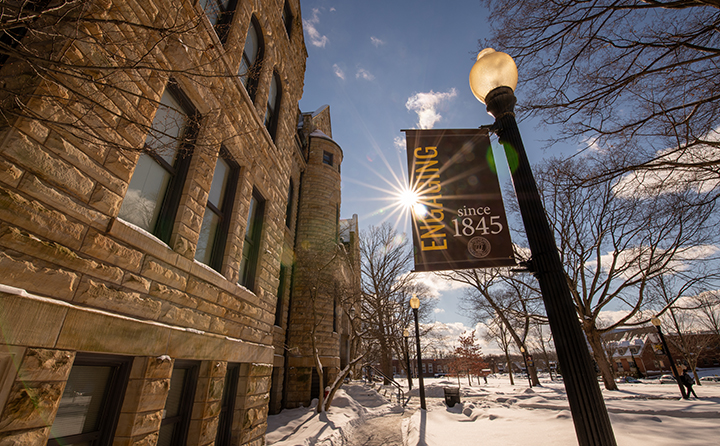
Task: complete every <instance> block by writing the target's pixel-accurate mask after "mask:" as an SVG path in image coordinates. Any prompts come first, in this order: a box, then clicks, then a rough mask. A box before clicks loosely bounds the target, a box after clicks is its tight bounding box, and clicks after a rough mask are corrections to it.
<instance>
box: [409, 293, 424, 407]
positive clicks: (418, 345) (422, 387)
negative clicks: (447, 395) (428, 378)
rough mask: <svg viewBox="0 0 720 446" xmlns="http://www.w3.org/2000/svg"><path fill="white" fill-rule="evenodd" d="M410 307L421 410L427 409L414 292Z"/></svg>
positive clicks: (416, 304) (416, 301)
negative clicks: (413, 328)
mask: <svg viewBox="0 0 720 446" xmlns="http://www.w3.org/2000/svg"><path fill="white" fill-rule="evenodd" d="M410 308H412V310H413V315H414V316H415V346H416V348H417V363H418V382H419V386H420V407H422V409H423V410H427V407H426V406H425V384H424V383H423V376H422V355H421V354H420V325H419V324H418V308H420V299H418V298H417V296H416V295H415V294H413V297H412V299H410Z"/></svg>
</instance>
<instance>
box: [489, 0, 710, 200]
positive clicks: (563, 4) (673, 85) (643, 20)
mask: <svg viewBox="0 0 720 446" xmlns="http://www.w3.org/2000/svg"><path fill="white" fill-rule="evenodd" d="M483 3H484V4H486V5H487V6H488V7H489V8H490V16H491V17H493V20H492V21H491V26H492V37H491V38H490V39H488V40H486V41H481V42H480V43H481V47H486V46H492V47H494V48H496V49H498V50H502V51H505V52H507V53H508V54H510V55H511V56H513V58H514V59H515V61H516V62H517V65H518V69H519V72H520V86H519V87H518V90H520V91H521V93H520V94H519V95H518V99H519V102H520V106H521V107H520V108H519V110H520V113H522V112H523V111H525V112H528V113H527V114H526V116H529V115H534V116H537V117H539V118H541V119H542V122H544V123H545V124H551V125H556V126H557V128H558V129H559V133H558V134H556V135H555V137H553V140H558V139H559V140H566V141H571V142H575V141H582V142H584V143H585V144H586V146H588V147H602V148H605V149H607V150H609V151H612V152H613V153H614V154H615V156H616V157H617V158H618V160H619V161H620V162H619V163H618V164H615V165H612V166H608V167H609V169H608V170H605V171H604V173H608V172H609V173H610V174H611V175H620V174H622V173H623V172H626V171H628V170H637V169H643V170H645V171H647V170H652V171H654V172H656V173H659V174H660V176H659V177H658V178H659V179H664V180H671V179H672V180H673V181H672V183H674V184H675V183H676V182H677V181H690V182H698V181H699V182H702V183H703V186H702V187H710V188H716V186H717V185H718V184H719V181H720V138H718V133H717V132H718V125H720V107H718V103H720V102H719V101H718V99H719V98H720V68H719V67H720V64H719V63H718V61H719V60H720V31H718V24H720V2H718V1H717V0H620V1H614V0H613V1H592V2H587V1H581V0H559V1H552V2H547V1H544V0H511V1H504V0H503V1H498V0H484V1H483ZM580 179H581V180H587V178H580ZM661 182H663V181H661ZM713 198H717V195H715V196H713Z"/></svg>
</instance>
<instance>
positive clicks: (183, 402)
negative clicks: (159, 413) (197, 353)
mask: <svg viewBox="0 0 720 446" xmlns="http://www.w3.org/2000/svg"><path fill="white" fill-rule="evenodd" d="M199 369H200V367H199V365H198V363H197V362H194V361H182V360H176V361H175V365H174V367H173V371H172V376H171V377H170V390H169V391H168V396H167V399H166V400H165V410H164V411H163V419H162V422H161V423H160V432H159V433H158V441H157V446H173V445H178V444H185V440H186V438H187V434H188V428H189V427H190V417H191V415H192V406H193V401H194V398H195V387H196V386H197V379H198V370H199Z"/></svg>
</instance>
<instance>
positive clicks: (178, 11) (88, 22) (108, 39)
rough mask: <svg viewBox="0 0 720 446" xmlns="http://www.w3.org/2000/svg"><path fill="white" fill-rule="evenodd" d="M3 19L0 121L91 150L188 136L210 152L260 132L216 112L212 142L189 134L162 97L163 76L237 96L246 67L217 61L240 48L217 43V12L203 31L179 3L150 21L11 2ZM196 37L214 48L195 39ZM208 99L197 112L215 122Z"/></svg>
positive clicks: (72, 6) (100, 6)
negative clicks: (159, 113) (37, 129)
mask: <svg viewBox="0 0 720 446" xmlns="http://www.w3.org/2000/svg"><path fill="white" fill-rule="evenodd" d="M0 18H1V20H0V68H2V71H1V74H0V125H3V126H5V125H17V126H19V127H21V128H22V127H23V126H38V125H40V126H43V127H46V128H48V129H50V130H52V131H55V132H58V134H60V135H62V137H63V138H65V139H66V140H68V141H70V142H71V143H72V144H74V145H75V146H77V147H84V148H85V149H84V150H86V151H88V152H93V151H95V152H98V153H102V151H104V150H107V149H108V148H111V149H116V150H120V151H124V152H139V151H145V152H152V153H155V154H157V155H158V156H162V155H167V153H168V151H174V150H176V149H177V148H178V147H180V148H182V147H184V146H185V144H184V143H185V142H187V141H188V140H190V139H192V140H193V150H195V151H199V150H206V151H208V152H210V153H213V154H214V153H216V152H217V148H218V145H219V143H220V142H222V141H223V140H227V139H231V138H236V137H238V136H239V135H242V134H246V133H249V132H255V131H258V130H261V128H260V127H259V126H258V125H256V124H253V123H251V122H254V121H252V120H251V121H248V122H247V123H242V125H241V126H236V125H235V123H229V122H224V118H222V119H220V120H221V121H223V122H221V123H219V124H220V125H218V131H217V132H214V138H210V139H208V140H204V139H202V140H195V139H193V138H194V134H193V131H189V132H184V133H182V134H177V132H176V130H177V128H178V124H177V122H174V118H173V114H174V115H179V114H182V113H183V111H182V110H181V109H180V107H172V106H169V107H168V106H167V105H168V104H163V103H162V102H161V93H162V86H163V85H165V84H166V83H167V82H168V80H169V79H173V80H174V81H178V82H183V83H193V84H194V85H196V86H197V87H198V88H199V89H200V91H202V92H203V93H210V92H213V93H214V94H216V95H217V96H222V95H225V96H227V95H228V94H231V95H237V97H238V100H239V99H240V97H241V94H239V93H240V89H239V88H235V90H237V91H235V92H231V91H230V90H229V89H228V85H229V84H228V81H229V82H231V83H232V84H237V85H239V81H238V80H237V79H238V77H239V76H240V75H244V74H246V73H238V72H236V71H233V70H231V69H229V67H227V64H226V63H225V62H224V61H223V57H225V56H224V54H225V52H226V51H229V52H231V53H234V54H235V53H237V49H236V48H230V47H228V48H223V42H224V38H225V36H226V35H227V32H228V29H229V23H226V22H223V21H222V18H219V19H220V20H219V21H218V22H217V23H216V24H214V28H209V27H207V26H206V22H207V19H206V18H205V17H204V16H203V15H201V14H194V13H193V14H188V13H187V11H185V10H184V9H183V8H169V9H167V8H166V9H162V8H161V10H159V11H158V13H157V15H156V16H153V17H152V18H151V17H150V16H148V15H145V14H144V13H138V11H135V12H129V8H128V9H126V8H116V7H112V8H110V7H108V6H107V5H106V4H105V3H104V2H97V1H92V0H57V1H55V0H34V1H27V0H9V1H4V2H2V6H0ZM215 18H216V19H218V17H215ZM213 19H214V18H212V17H211V18H210V20H213ZM205 29H207V31H205ZM202 33H210V35H209V36H208V37H209V41H210V42H216V44H210V45H209V46H208V44H207V42H208V40H203V39H199V40H198V39H197V36H198V35H200V34H202ZM235 57H236V56H235ZM173 58H175V59H177V60H172V61H171V60H168V59H173ZM179 61H181V62H179ZM176 62H177V63H176ZM178 67H181V68H178ZM248 75H249V76H250V77H253V76H257V73H249V74H248ZM143 85H148V86H149V87H148V88H144V87H143ZM240 88H242V87H240ZM161 105H164V106H165V108H166V109H167V110H169V111H170V113H167V114H166V116H165V118H164V119H165V121H166V122H165V125H164V126H163V125H161V124H162V123H159V122H158V121H157V120H156V121H155V123H154V124H155V125H153V115H154V114H155V110H156V109H158V107H161ZM207 105H208V106H209V108H208V109H207V110H204V112H203V118H209V119H210V120H211V121H214V120H218V117H219V116H220V115H221V114H220V112H219V110H220V109H219V108H218V107H216V108H213V105H211V104H210V103H208V104H207ZM161 108H162V107H161ZM161 111H162V110H161ZM173 112H174V113H173ZM190 118H191V120H192V119H195V120H196V121H195V122H190V126H189V128H190V129H193V128H196V127H197V126H198V125H199V124H200V123H199V122H198V121H197V119H199V117H198V116H191V117H190ZM148 134H149V135H150V136H149V137H148V138H147V140H146V141H145V144H143V138H144V137H145V135H148ZM215 138H216V140H212V139H215Z"/></svg>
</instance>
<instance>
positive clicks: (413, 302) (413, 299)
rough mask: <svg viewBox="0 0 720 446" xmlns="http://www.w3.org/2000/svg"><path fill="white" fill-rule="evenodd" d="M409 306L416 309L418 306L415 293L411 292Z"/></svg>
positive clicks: (418, 301)
mask: <svg viewBox="0 0 720 446" xmlns="http://www.w3.org/2000/svg"><path fill="white" fill-rule="evenodd" d="M410 308H412V309H413V310H417V309H418V308H420V299H418V298H417V296H416V295H414V294H413V297H412V299H410Z"/></svg>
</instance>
